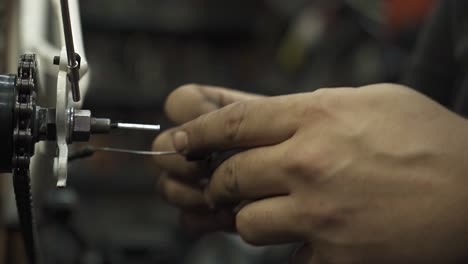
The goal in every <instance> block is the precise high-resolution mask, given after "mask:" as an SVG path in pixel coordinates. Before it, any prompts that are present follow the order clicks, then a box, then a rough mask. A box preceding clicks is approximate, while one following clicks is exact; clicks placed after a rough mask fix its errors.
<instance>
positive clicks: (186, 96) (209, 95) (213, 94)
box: [165, 84, 261, 124]
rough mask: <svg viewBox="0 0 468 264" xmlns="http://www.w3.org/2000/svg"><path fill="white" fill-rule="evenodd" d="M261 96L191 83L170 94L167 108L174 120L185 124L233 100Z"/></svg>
mask: <svg viewBox="0 0 468 264" xmlns="http://www.w3.org/2000/svg"><path fill="white" fill-rule="evenodd" d="M260 97H261V96H260V95H255V94H249V93H244V92H240V91H235V90H229V89H226V88H220V87H212V86H204V85H197V84H189V85H184V86H182V87H180V88H178V89H176V90H175V91H174V92H172V93H171V94H170V95H169V97H168V99H167V101H166V106H165V110H166V114H167V115H168V117H169V118H170V119H171V120H172V121H173V122H175V123H177V124H183V123H185V122H188V121H190V120H193V119H195V118H197V117H198V116H200V115H203V114H206V113H209V112H211V111H214V110H217V109H219V108H221V107H224V106H226V105H229V104H232V103H233V102H237V101H243V100H249V99H254V98H260Z"/></svg>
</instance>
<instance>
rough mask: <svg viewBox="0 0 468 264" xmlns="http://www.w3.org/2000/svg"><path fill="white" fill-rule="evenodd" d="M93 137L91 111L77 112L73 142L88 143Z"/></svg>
mask: <svg viewBox="0 0 468 264" xmlns="http://www.w3.org/2000/svg"><path fill="white" fill-rule="evenodd" d="M90 136H91V111H89V110H76V111H75V114H74V116H73V129H72V141H88V140H89V138H90Z"/></svg>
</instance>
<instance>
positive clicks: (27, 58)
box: [12, 54, 38, 264]
mask: <svg viewBox="0 0 468 264" xmlns="http://www.w3.org/2000/svg"><path fill="white" fill-rule="evenodd" d="M37 77H38V76H37V60H36V56H35V55H34V54H24V55H21V56H20V59H19V64H18V77H17V80H16V104H15V109H14V111H15V113H14V117H15V118H14V129H13V143H14V148H13V161H12V162H13V188H14V191H15V198H16V206H17V208H18V218H19V222H20V227H21V230H22V233H23V239H24V245H25V250H26V254H27V256H28V259H29V262H30V263H31V264H34V263H36V243H35V237H36V236H35V228H34V219H33V206H32V192H31V179H30V171H29V165H30V160H31V157H32V156H33V155H34V145H35V143H36V139H35V137H34V129H35V126H34V118H35V113H36V91H37V90H36V89H37V84H38V80H37Z"/></svg>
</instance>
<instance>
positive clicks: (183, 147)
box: [172, 131, 188, 154]
mask: <svg viewBox="0 0 468 264" xmlns="http://www.w3.org/2000/svg"><path fill="white" fill-rule="evenodd" d="M172 142H173V144H174V148H175V150H176V151H177V152H179V153H182V154H186V153H185V152H186V151H187V145H188V136H187V132H185V131H177V132H175V133H174V135H173V136H172Z"/></svg>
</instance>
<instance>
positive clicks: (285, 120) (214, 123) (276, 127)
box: [174, 96, 300, 155]
mask: <svg viewBox="0 0 468 264" xmlns="http://www.w3.org/2000/svg"><path fill="white" fill-rule="evenodd" d="M298 98H299V96H280V97H271V98H262V99H255V100H248V101H243V102H237V103H235V104H231V105H229V106H226V107H224V108H222V109H220V110H217V111H214V112H211V113H208V114H206V115H203V116H200V117H199V118H197V119H195V120H193V121H190V122H188V123H185V124H184V125H182V126H181V127H180V128H179V129H178V131H177V132H176V133H174V147H175V148H176V150H177V151H179V152H180V153H183V154H189V153H190V154H194V153H195V154H199V155H200V154H203V153H209V152H212V151H220V150H225V149H232V148H242V147H255V146H266V145H273V144H277V143H280V142H282V141H284V140H286V139H288V138H290V137H291V136H292V135H293V134H294V133H295V131H296V129H297V128H298V126H299V123H300V122H299V121H300V115H298V114H297V113H295V112H296V111H294V110H295V108H294V106H295V102H296V101H297V99H298Z"/></svg>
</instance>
